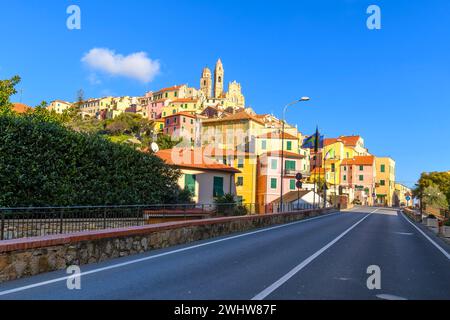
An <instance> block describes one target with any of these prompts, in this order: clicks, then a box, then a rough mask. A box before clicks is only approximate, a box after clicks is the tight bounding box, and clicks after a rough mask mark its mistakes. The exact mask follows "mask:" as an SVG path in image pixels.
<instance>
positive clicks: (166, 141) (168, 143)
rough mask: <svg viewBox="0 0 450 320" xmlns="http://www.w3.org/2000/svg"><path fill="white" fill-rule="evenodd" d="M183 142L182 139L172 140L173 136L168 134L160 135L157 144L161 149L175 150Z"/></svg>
mask: <svg viewBox="0 0 450 320" xmlns="http://www.w3.org/2000/svg"><path fill="white" fill-rule="evenodd" d="M181 141H182V139H178V140H172V137H171V136H169V135H167V134H160V135H158V139H157V140H156V143H157V144H158V146H159V149H161V150H165V149H173V148H174V147H175V146H177V145H179V144H180V143H181Z"/></svg>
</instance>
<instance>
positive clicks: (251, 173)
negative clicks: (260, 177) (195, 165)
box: [203, 146, 257, 203]
mask: <svg viewBox="0 0 450 320" xmlns="http://www.w3.org/2000/svg"><path fill="white" fill-rule="evenodd" d="M203 153H204V155H205V156H207V157H211V158H213V159H214V160H215V161H217V162H218V163H222V164H226V165H229V166H231V167H233V168H235V169H237V170H239V171H240V173H236V175H235V184H236V194H237V197H238V201H240V202H243V203H255V202H256V172H257V158H256V155H255V154H254V153H249V152H241V151H233V150H230V149H227V150H226V149H214V148H212V147H209V146H206V147H205V148H203Z"/></svg>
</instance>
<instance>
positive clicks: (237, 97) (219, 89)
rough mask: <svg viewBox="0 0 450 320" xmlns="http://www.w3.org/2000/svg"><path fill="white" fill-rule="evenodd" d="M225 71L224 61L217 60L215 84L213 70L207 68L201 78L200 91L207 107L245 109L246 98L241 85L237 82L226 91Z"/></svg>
mask: <svg viewBox="0 0 450 320" xmlns="http://www.w3.org/2000/svg"><path fill="white" fill-rule="evenodd" d="M224 81H225V70H224V68H223V64H222V61H221V60H220V59H219V60H217V63H216V67H215V69H214V83H213V79H212V73H211V70H210V69H209V68H208V67H205V68H204V69H203V72H202V76H201V78H200V91H201V92H202V94H203V95H204V97H205V104H204V105H205V106H206V107H212V108H218V109H221V110H230V109H233V110H235V111H236V110H238V109H243V108H245V97H244V95H243V94H242V89H241V85H240V84H239V83H237V82H236V81H232V82H230V83H229V84H228V91H226V92H225V90H224Z"/></svg>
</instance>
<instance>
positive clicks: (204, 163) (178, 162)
mask: <svg viewBox="0 0 450 320" xmlns="http://www.w3.org/2000/svg"><path fill="white" fill-rule="evenodd" d="M201 152H202V150H201V148H200V149H195V150H192V149H168V150H161V151H158V152H157V153H156V156H158V157H159V158H161V159H162V160H164V161H165V162H166V163H167V164H169V165H173V166H176V167H180V168H192V169H201V170H213V171H223V172H230V173H240V172H241V171H240V170H238V169H235V168H233V167H230V166H227V165H225V164H221V163H218V162H217V161H215V160H213V159H211V158H208V157H205V156H204V154H203V153H201ZM174 158H175V159H174Z"/></svg>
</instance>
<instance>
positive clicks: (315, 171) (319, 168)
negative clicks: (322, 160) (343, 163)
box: [311, 167, 330, 174]
mask: <svg viewBox="0 0 450 320" xmlns="http://www.w3.org/2000/svg"><path fill="white" fill-rule="evenodd" d="M326 171H330V170H329V169H324V168H321V167H316V168H314V169H312V170H311V174H324V173H325V172H326Z"/></svg>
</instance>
